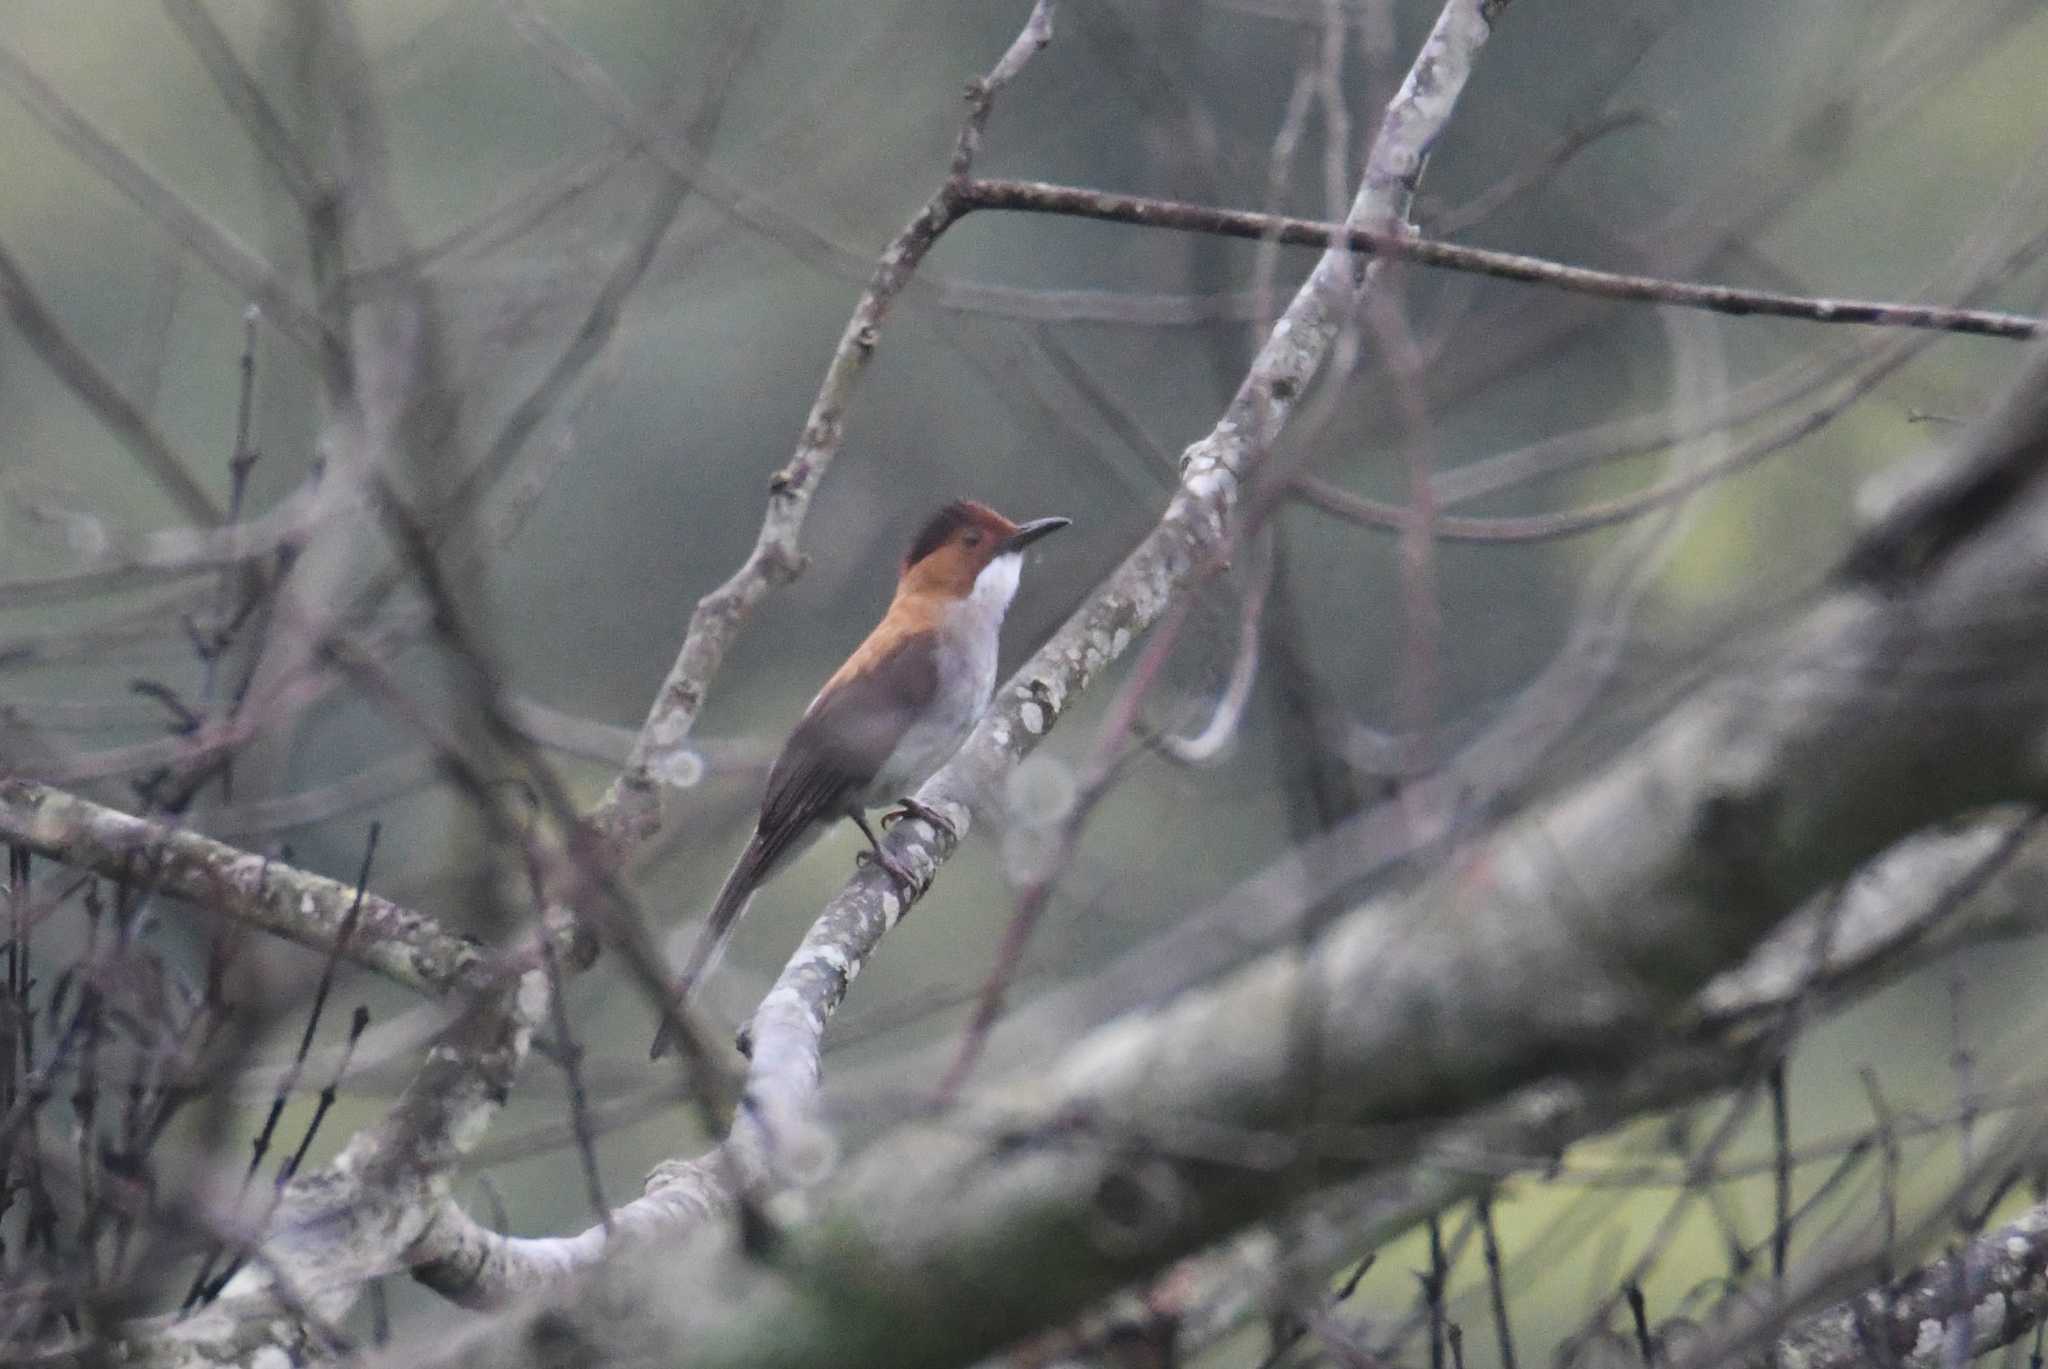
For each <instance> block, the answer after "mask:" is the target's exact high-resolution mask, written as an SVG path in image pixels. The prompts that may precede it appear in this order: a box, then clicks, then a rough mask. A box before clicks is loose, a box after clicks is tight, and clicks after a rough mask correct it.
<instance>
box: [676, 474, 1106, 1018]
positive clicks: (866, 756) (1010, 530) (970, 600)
mask: <svg viewBox="0 0 2048 1369" xmlns="http://www.w3.org/2000/svg"><path fill="white" fill-rule="evenodd" d="M1070 521H1071V520H1069V519H1065V518H1039V519H1035V520H1033V521H1032V522H1029V523H1024V524H1021V525H1020V524H1017V523H1012V522H1011V521H1010V520H1009V519H1007V518H1005V517H1003V516H1002V515H1001V514H999V513H997V512H996V511H995V510H994V509H991V508H989V507H987V506H986V505H984V504H977V503H974V502H973V501H972V500H966V499H963V500H959V501H957V502H955V503H951V504H948V505H946V507H945V508H943V509H941V510H939V512H938V513H937V514H935V515H933V517H932V519H931V521H930V522H928V523H926V524H925V525H924V530H923V531H922V532H920V533H918V535H917V540H916V541H914V542H912V543H911V544H910V551H909V552H908V553H907V554H906V555H905V556H904V558H903V567H902V571H901V573H900V574H899V576H898V577H897V581H896V597H895V598H894V599H892V600H891V601H890V603H889V611H888V612H887V613H885V614H883V615H882V621H881V622H880V623H878V624H877V625H876V626H875V630H874V631H873V632H870V633H869V634H868V636H867V640H866V641H864V642H862V643H861V644H860V645H859V646H858V647H856V648H855V649H854V652H853V655H851V656H849V657H848V658H847V660H846V664H845V665H843V666H841V667H839V669H838V670H837V671H836V672H834V674H833V676H832V678H831V679H829V680H827V681H825V687H824V688H823V689H820V690H819V691H818V696H817V697H816V698H815V699H812V700H811V702H810V706H809V707H808V708H806V709H805V710H804V715H803V717H802V718H801V719H800V720H799V721H798V722H797V725H796V730H795V731H793V732H791V733H790V735H789V740H788V741H787V742H785V743H784V744H783V747H782V755H781V756H780V757H779V758H777V760H776V762H775V768H774V769H773V770H771V771H770V772H769V774H768V791H767V793H766V794H765V795H764V796H763V798H762V800H761V820H760V822H759V823H758V824H757V825H756V826H755V829H754V837H753V840H752V841H749V842H748V843H747V849H746V850H744V851H742V852H740V858H739V860H738V862H737V863H736V864H734V866H733V867H732V873H731V874H729V875H727V876H726V877H725V887H724V888H723V889H720V890H719V891H718V901H717V902H716V903H714V904H712V905H711V916H710V918H709V919H708V920H707V921H706V923H705V925H704V930H703V931H702V932H700V933H699V934H698V936H697V943H696V945H694V946H693V947H691V948H690V958H689V960H688V961H687V962H686V963H685V964H684V966H683V971H682V976H681V978H680V979H679V980H678V981H677V985H676V990H675V992H676V996H677V998H678V1000H679V1001H680V1000H686V999H687V998H688V997H689V995H690V991H691V990H692V989H693V988H694V987H695V985H696V983H697V980H698V979H699V978H701V977H702V976H703V975H704V974H705V973H706V972H707V971H708V970H709V969H710V968H711V965H712V963H713V962H714V961H715V960H716V959H717V957H718V954H719V952H720V951H722V950H723V949H724V947H725V942H726V938H727V937H728V936H730V935H731V934H732V929H733V927H734V925H735V924H737V923H738V922H739V919H740V914H741V913H743V912H744V911H745V910H746V906H747V902H748V900H749V899H751V898H752V897H753V895H754V891H755V890H756V889H758V888H760V887H761V885H762V884H763V883H765V882H766V881H767V880H768V879H769V878H770V877H771V876H773V875H774V874H775V873H776V872H777V871H779V870H781V869H782V868H783V867H784V866H785V865H787V864H789V863H790V862H791V861H793V860H795V859H796V857H797V856H798V855H800V854H801V853H802V852H803V851H804V850H805V848H807V847H808V846H809V845H810V844H811V843H812V842H813V841H816V840H817V839H818V837H820V836H821V835H823V833H824V831H825V829H826V828H827V827H830V826H831V825H832V824H833V823H834V822H837V821H838V820H839V819H841V818H851V819H853V821H854V822H855V824H857V825H858V826H859V827H860V830H861V833H862V835H864V836H865V837H867V839H868V845H869V846H870V847H871V848H872V849H873V851H874V858H875V860H876V862H877V863H878V864H880V865H881V866H883V867H884V868H885V869H887V870H888V871H889V873H890V874H891V875H892V876H894V877H895V878H896V879H897V880H898V881H899V882H900V883H903V884H905V885H908V884H910V883H912V879H911V876H910V875H909V873H908V872H907V871H905V870H903V869H901V868H900V867H898V866H897V865H896V863H895V862H894V861H892V860H891V859H890V858H889V856H888V855H887V854H886V853H885V852H884V851H883V850H882V844H881V842H880V841H879V840H877V839H876V837H875V833H874V829H873V828H871V827H869V826H868V820H867V816H866V811H865V810H867V809H869V808H872V807H876V806H878V805H880V804H884V803H888V802H890V801H891V800H892V799H898V798H902V797H903V796H905V795H907V794H909V793H910V791H911V790H913V789H915V788H916V787H917V786H918V785H920V784H922V783H923V782H924V781H925V780H926V779H928V778H930V776H931V774H932V772H933V771H935V770H937V769H938V768H939V767H940V766H942V765H944V764H945V763H946V762H947V760H949V759H950V758H951V757H952V755H953V753H954V752H955V751H957V750H959V748H960V743H962V742H963V741H965V740H967V734H968V733H969V732H971V731H972V730H973V729H974V724H975V723H976V722H977V721H979V720H980V718H981V715H982V712H983V710H984V709H986V708H987V707H988V702H989V698H990V696H991V695H993V694H994V692H995V684H996V647H997V638H998V635H999V634H1000V632H1001V630H1002V626H1003V614H1004V612H1005V611H1006V610H1008V608H1009V607H1010V601H1011V600H1012V599H1013V598H1015V597H1016V595H1017V581H1018V576H1019V573H1020V571H1021V570H1022V569H1023V562H1024V548H1026V547H1028V546H1030V545H1031V544H1032V543H1033V542H1036V541H1037V540H1038V539H1039V538H1041V537H1043V536H1045V535H1046V534H1047V533H1050V532H1057V531H1058V530H1059V529H1061V528H1064V527H1066V526H1067V524H1068V523H1069V522H1070ZM904 803H905V806H906V808H907V809H909V810H910V811H913V812H917V815H918V816H920V817H926V818H932V817H935V815H933V814H929V813H925V812H922V811H919V810H918V809H917V808H916V806H915V805H913V804H910V803H909V801H908V800H907V799H905V800H904ZM668 1046H669V1029H668V1025H667V1023H666V1022H664V1023H663V1025H662V1028H661V1030H660V1031H659V1032H657V1033H656V1035H655V1038H654V1046H653V1048H652V1049H651V1050H650V1051H649V1054H650V1055H655V1056H658V1055H661V1054H662V1053H663V1052H664V1051H665V1050H667V1049H668Z"/></svg>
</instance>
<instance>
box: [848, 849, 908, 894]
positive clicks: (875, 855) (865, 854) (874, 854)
mask: <svg viewBox="0 0 2048 1369" xmlns="http://www.w3.org/2000/svg"><path fill="white" fill-rule="evenodd" d="M854 859H855V860H858V861H866V862H872V863H873V864H876V865H879V866H881V867H882V868H883V869H884V870H887V871H888V872H889V878H891V879H893V880H895V881H896V883H897V884H898V885H900V886H901V887H902V888H903V890H904V891H905V892H906V893H913V894H914V893H917V892H918V891H919V890H921V889H922V888H923V887H924V883H923V881H922V880H920V879H918V877H917V876H916V875H914V874H912V873H911V872H910V871H909V870H907V869H905V868H904V867H903V866H902V865H900V864H898V863H897V861H896V859H895V857H893V856H890V855H887V854H885V853H884V852H883V851H882V848H881V847H879V846H877V847H875V848H874V849H873V850H871V851H862V852H859V853H858V854H856V855H855V856H854Z"/></svg>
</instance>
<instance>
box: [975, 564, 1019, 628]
mask: <svg viewBox="0 0 2048 1369" xmlns="http://www.w3.org/2000/svg"><path fill="white" fill-rule="evenodd" d="M1023 573H1024V553H1023V552H1021V551H1006V552H1004V553H1003V554H1002V555H1001V556H998V557H997V558H996V559H995V560H993V561H991V562H989V563H988V564H987V565H986V566H983V567H982V568H981V574H979V575H977V576H975V577H974V592H973V593H972V594H971V595H969V596H968V599H967V602H968V603H969V605H970V606H971V609H970V611H971V612H973V613H975V614H977V615H981V614H985V615H987V616H988V617H990V618H993V619H995V620H996V621H997V622H1001V621H1002V618H1003V614H1004V613H1006V612H1008V611H1009V608H1010V601H1011V600H1012V599H1014V598H1016V597H1017V581H1018V578H1019V577H1020V576H1022V575H1023Z"/></svg>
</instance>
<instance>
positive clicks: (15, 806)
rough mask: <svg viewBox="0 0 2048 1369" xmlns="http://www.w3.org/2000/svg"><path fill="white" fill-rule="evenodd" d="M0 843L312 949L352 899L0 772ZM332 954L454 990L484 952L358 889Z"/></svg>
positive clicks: (233, 851)
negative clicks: (348, 926) (349, 924)
mask: <svg viewBox="0 0 2048 1369" xmlns="http://www.w3.org/2000/svg"><path fill="white" fill-rule="evenodd" d="M0 841H6V842H12V843H14V844H15V845H18V846H25V847H27V848H28V849H29V850H31V851H34V852H36V853H37V854H38V855H42V856H47V857H49V858H50V859H52V860H57V861H61V862H63V863H64V864H66V865H70V866H74V867H76V868H77V869H81V870H90V871H92V872H93V873H94V874H96V875H100V876H102V877H104V878H106V879H122V880H131V881H134V882H135V883H138V884H143V885H147V886H149V887H151V888H154V889H157V890H159V891H161V892H163V893H166V894H170V895H173V896H175V897H178V898H184V899H190V900H192V901H193V902H195V903H197V904H199V905H201V906H202V907H205V908H207V909H210V910H211V911H213V912H214V913H216V914H218V915H220V916H222V917H227V918H232V919H234V920H235V921H237V922H241V923H244V924H245V925H247V926H251V927H256V928H260V929H261V930H263V931H266V932H272V933H275V934H276V935H278V936H281V937H284V938H286V939H287V940H290V941H296V942H298V943H299V944H300V945H302V946H312V947H314V948H316V949H320V950H328V949H332V948H333V947H334V946H335V943H336V941H337V939H338V938H339V937H340V933H341V929H342V925H343V923H344V922H345V921H346V920H348V919H349V917H350V909H351V908H352V907H355V905H356V901H357V893H356V890H355V889H354V888H353V887H352V886H350V885H347V884H343V883H342V882H341V881H339V880H333V879H329V878H327V877H326V876H325V875H316V874H312V873H310V872H309V871H306V870H301V869H298V868H297V867H295V866H291V865H285V864H282V863H280V862H277V861H273V860H271V859H270V858H268V857H266V856H260V855H256V854H254V853H252V852H248V851H243V850H240V849H238V848H236V847H233V846H229V845H228V844H227V843H225V842H220V841H215V840H213V839H212V838H211V837H204V836H201V835H199V834H198V833H197V832H189V831H184V830H182V829H180V828H177V827H174V826H171V825H169V824H166V823H161V822H152V821H151V820H149V819H147V818H138V817H133V816H131V815H129V814H127V813H123V812H120V811H118V810H116V809H112V808H107V807H103V806H102V805H100V804H97V803H93V802H91V801H90V800H88V799H82V798H77V797H75V796H73V795H71V794H67V793H64V792H63V791H61V790H57V789H52V788H50V787H49V786H47V785H43V784H38V783H36V782H35V781H33V780H26V779H5V778H0ZM340 950H341V954H342V956H343V957H344V958H345V959H348V960H351V961H353V962H355V963H356V964H359V965H362V966H364V967H366V968H368V969H372V970H375V971H377V972H378V973H379V974H382V975H384V976H386V977H387V978H390V979H393V980H396V981H397V982H398V983H400V984H404V985H406V986H407V987H408V988H414V989H418V990H421V991H422V992H425V993H432V994H440V993H444V992H446V991H447V990H449V989H451V988H453V987H455V986H456V985H457V984H459V983H461V982H462V981H463V980H464V978H465V977H466V976H468V975H470V974H471V973H472V972H473V971H475V970H476V969H477V968H478V967H479V966H480V965H481V964H482V962H483V961H485V960H486V959H487V958H488V955H487V953H486V952H485V951H484V950H483V949H482V948H480V947H478V946H476V945H474V944H473V943H471V942H468V941H465V940H463V939H462V938H461V937H458V936H455V935H453V934H451V933H449V932H448V931H447V930H446V929H444V928H442V927H441V926H439V925H438V924H437V923H435V922H434V920H433V919H432V918H430V917H427V916H426V915H425V914H423V913H419V912H415V911H414V910H412V909H410V908H406V907H404V906H402V905H400V904H396V903H393V902H392V901H391V900H390V899H387V898H382V897H379V896H378V895H376V894H373V893H368V892H365V893H363V894H362V895H361V907H360V908H359V909H358V910H357V911H356V912H355V914H354V929H353V931H352V932H351V934H350V935H349V937H348V938H347V940H346V941H345V942H343V943H342V944H341V947H340Z"/></svg>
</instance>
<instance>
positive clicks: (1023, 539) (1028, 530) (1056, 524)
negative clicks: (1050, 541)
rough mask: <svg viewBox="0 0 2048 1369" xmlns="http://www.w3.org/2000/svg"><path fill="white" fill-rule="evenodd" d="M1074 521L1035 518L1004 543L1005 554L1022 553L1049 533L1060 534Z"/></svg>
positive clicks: (1069, 519)
mask: <svg viewBox="0 0 2048 1369" xmlns="http://www.w3.org/2000/svg"><path fill="white" fill-rule="evenodd" d="M1073 521H1074V520H1073V519H1071V518H1034V519H1032V520H1031V521H1030V522H1029V523H1026V524H1025V525H1024V526H1023V527H1021V528H1018V529H1017V530H1016V531H1015V532H1013V533H1011V534H1010V538H1009V540H1008V541H1006V542H1004V543H1003V553H1004V554H1007V553H1009V552H1013V551H1022V550H1024V548H1026V547H1028V546H1030V545H1031V544H1032V543H1033V542H1036V541H1037V540H1038V539H1039V538H1041V537H1043V536H1045V535H1046V534H1047V533H1049V532H1058V531H1059V530H1060V529H1061V528H1064V527H1065V526H1067V524H1069V523H1071V522H1073Z"/></svg>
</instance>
